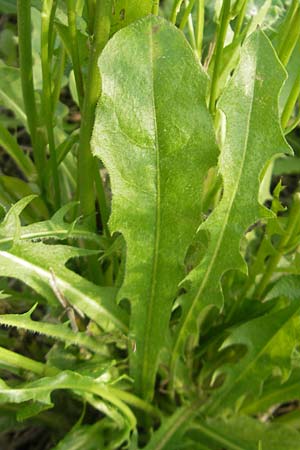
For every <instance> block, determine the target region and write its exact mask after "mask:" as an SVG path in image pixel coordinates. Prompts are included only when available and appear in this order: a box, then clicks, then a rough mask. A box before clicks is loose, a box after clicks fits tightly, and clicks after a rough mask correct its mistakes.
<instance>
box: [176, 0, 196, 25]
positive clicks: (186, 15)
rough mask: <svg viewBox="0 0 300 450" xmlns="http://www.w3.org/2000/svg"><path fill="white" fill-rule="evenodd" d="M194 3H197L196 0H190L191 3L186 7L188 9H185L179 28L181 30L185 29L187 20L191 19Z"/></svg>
mask: <svg viewBox="0 0 300 450" xmlns="http://www.w3.org/2000/svg"><path fill="white" fill-rule="evenodd" d="M194 4H195V0H190V1H189V4H188V6H187V7H186V9H185V11H184V14H183V17H182V19H181V22H180V25H179V29H180V30H183V29H184V27H185V26H186V24H187V21H188V19H189V16H190V14H191V12H192V9H193V7H194Z"/></svg>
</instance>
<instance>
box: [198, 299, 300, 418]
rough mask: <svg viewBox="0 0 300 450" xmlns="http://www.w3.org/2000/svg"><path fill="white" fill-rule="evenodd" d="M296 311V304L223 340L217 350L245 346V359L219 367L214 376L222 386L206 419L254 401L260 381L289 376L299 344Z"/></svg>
mask: <svg viewBox="0 0 300 450" xmlns="http://www.w3.org/2000/svg"><path fill="white" fill-rule="evenodd" d="M299 311H300V307H299V304H298V302H297V301H295V302H292V303H291V305H290V306H288V307H287V308H284V309H281V310H279V311H276V312H275V313H271V314H268V315H265V316H262V317H259V318H257V319H254V320H251V321H249V322H248V323H246V324H243V325H241V326H239V327H237V328H236V329H235V330H234V331H233V332H232V334H231V335H230V336H229V337H228V338H227V339H226V340H225V342H224V343H223V345H222V347H221V350H223V349H225V348H227V347H230V346H232V345H245V346H246V348H247V352H246V355H245V356H244V357H242V359H241V360H239V362H238V363H236V364H234V365H231V364H227V365H225V366H222V367H221V368H220V370H219V371H218V372H217V373H216V374H215V378H216V377H217V375H219V374H220V373H222V376H224V375H225V381H224V383H223V385H222V386H221V387H220V388H219V389H216V391H214V392H213V394H212V396H211V399H210V405H209V406H207V408H206V413H207V414H208V415H214V414H221V412H222V411H224V410H225V411H226V410H228V409H229V410H237V409H239V408H240V407H241V405H242V404H243V403H244V402H245V401H246V400H247V401H250V402H251V400H253V399H255V398H257V397H258V396H259V395H260V393H261V391H262V388H263V383H264V381H265V380H266V379H267V378H269V377H271V376H272V375H274V374H277V375H278V376H280V377H281V378H282V379H283V380H286V379H288V377H289V375H290V372H291V363H292V353H293V351H294V349H295V347H296V345H297V344H298V342H299V339H300V333H299V320H300V317H299Z"/></svg>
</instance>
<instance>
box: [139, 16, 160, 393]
mask: <svg viewBox="0 0 300 450" xmlns="http://www.w3.org/2000/svg"><path fill="white" fill-rule="evenodd" d="M149 41H150V42H149V44H150V45H149V49H150V67H151V78H152V80H151V81H152V96H151V100H152V110H153V120H154V133H155V150H156V152H155V154H156V161H155V164H156V210H155V231H154V233H155V238H154V250H153V259H152V261H153V262H152V273H151V293H150V301H149V302H148V305H147V312H148V314H147V320H146V331H145V340H144V357H143V359H142V364H143V367H142V385H143V383H144V380H147V374H148V373H151V371H149V368H148V366H149V364H148V362H149V361H148V358H147V355H148V348H149V341H150V334H151V329H150V328H151V326H152V320H153V313H154V303H155V293H156V285H157V277H156V274H157V267H158V253H159V244H160V228H161V205H160V200H161V199H160V195H161V190H160V183H161V181H160V154H159V144H158V128H157V118H156V105H155V89H154V61H153V30H152V23H151V22H150V33H149ZM142 392H143V393H144V394H145V395H146V396H147V394H148V392H147V386H145V387H142Z"/></svg>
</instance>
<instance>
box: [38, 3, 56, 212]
mask: <svg viewBox="0 0 300 450" xmlns="http://www.w3.org/2000/svg"><path fill="white" fill-rule="evenodd" d="M54 8H56V2H53V0H44V3H43V11H42V30H41V60H42V75H43V111H44V114H45V125H46V130H47V136H48V144H49V153H50V167H51V175H52V177H53V187H54V199H55V208H56V209H58V208H59V207H60V187H59V177H58V167H57V160H56V150H55V140H54V131H53V104H52V103H53V100H52V92H51V91H52V89H51V69H50V64H51V57H50V56H51V49H50V46H49V44H50V42H51V39H50V36H51V33H50V28H51V20H54V12H53V9H54Z"/></svg>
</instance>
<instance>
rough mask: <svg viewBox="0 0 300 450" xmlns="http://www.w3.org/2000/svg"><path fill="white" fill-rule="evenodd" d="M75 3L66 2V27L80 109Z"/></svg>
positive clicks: (75, 0)
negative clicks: (67, 27) (67, 28)
mask: <svg viewBox="0 0 300 450" xmlns="http://www.w3.org/2000/svg"><path fill="white" fill-rule="evenodd" d="M76 3H77V0H68V25H69V33H70V41H71V58H72V64H73V70H74V76H75V83H76V89H77V94H78V100H79V106H80V108H82V104H83V98H84V87H83V78H82V72H81V68H80V58H79V48H78V40H77V30H76Z"/></svg>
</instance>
